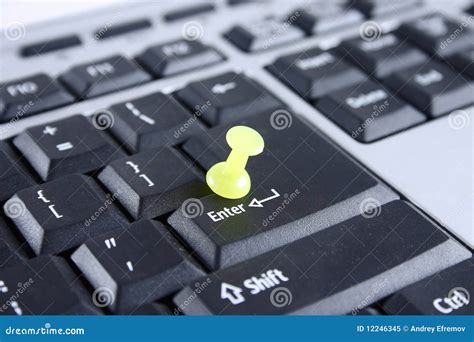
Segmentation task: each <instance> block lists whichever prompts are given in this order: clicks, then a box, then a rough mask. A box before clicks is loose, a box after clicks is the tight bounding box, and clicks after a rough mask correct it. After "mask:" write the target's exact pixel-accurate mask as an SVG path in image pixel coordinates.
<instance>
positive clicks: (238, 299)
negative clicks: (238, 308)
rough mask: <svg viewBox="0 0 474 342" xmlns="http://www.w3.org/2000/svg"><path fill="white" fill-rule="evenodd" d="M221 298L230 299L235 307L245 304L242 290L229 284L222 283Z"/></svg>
mask: <svg viewBox="0 0 474 342" xmlns="http://www.w3.org/2000/svg"><path fill="white" fill-rule="evenodd" d="M221 298H222V299H228V300H229V301H230V302H231V303H232V304H234V305H237V304H240V303H242V302H245V297H244V296H242V289H241V288H240V287H237V286H234V285H231V284H227V283H222V285H221Z"/></svg>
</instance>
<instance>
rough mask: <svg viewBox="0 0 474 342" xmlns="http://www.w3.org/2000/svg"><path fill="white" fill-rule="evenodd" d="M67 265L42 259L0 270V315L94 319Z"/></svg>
mask: <svg viewBox="0 0 474 342" xmlns="http://www.w3.org/2000/svg"><path fill="white" fill-rule="evenodd" d="M68 267H69V266H68V265H67V263H66V261H65V260H64V259H62V258H59V257H54V256H40V257H37V258H34V259H32V260H30V261H28V262H27V263H25V264H18V265H16V266H15V267H11V268H7V269H4V270H0V289H1V290H0V303H2V305H3V306H2V307H0V315H13V316H14V315H17V316H24V315H92V314H97V311H96V309H93V308H92V306H91V305H90V303H89V301H88V300H87V299H85V298H83V297H82V296H81V293H80V292H79V291H78V290H76V289H75V287H74V285H73V283H74V281H75V279H74V278H72V279H71V277H70V276H65V274H66V275H68V274H70V272H71V271H70V270H69V269H68Z"/></svg>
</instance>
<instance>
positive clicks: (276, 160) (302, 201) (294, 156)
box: [168, 112, 397, 269]
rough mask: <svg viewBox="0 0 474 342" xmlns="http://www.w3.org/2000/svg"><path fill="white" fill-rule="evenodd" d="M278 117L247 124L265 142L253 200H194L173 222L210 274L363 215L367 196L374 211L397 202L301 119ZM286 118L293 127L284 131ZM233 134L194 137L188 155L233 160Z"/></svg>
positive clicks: (255, 168) (252, 163) (251, 166)
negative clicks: (229, 137)
mask: <svg viewBox="0 0 474 342" xmlns="http://www.w3.org/2000/svg"><path fill="white" fill-rule="evenodd" d="M279 115H280V117H276V118H275V116H274V115H260V116H255V117H252V118H249V119H248V120H246V121H243V124H244V125H247V126H249V127H252V128H254V129H256V130H257V131H258V132H259V133H260V134H261V135H262V136H263V138H264V140H265V149H264V151H263V153H262V154H260V155H258V156H257V157H253V158H251V159H250V160H249V163H248V165H247V171H248V172H249V174H250V175H251V177H252V191H251V193H250V194H249V195H247V196H246V197H244V198H242V199H238V200H228V199H224V198H222V197H219V196H217V195H215V194H212V195H209V196H207V197H203V198H200V199H199V200H198V199H189V200H187V201H185V202H184V203H183V205H182V207H181V208H180V209H179V210H177V211H176V212H175V213H174V214H173V215H172V216H171V217H170V218H169V220H168V222H169V223H170V224H171V226H172V227H173V228H174V229H175V230H176V231H177V232H178V233H179V234H180V235H181V236H182V238H183V239H184V240H186V241H187V243H188V244H189V245H190V246H191V248H193V249H194V250H195V251H196V252H197V254H198V255H199V256H200V257H201V259H202V260H204V261H205V262H206V264H207V265H208V267H209V268H211V269H217V268H222V267H226V266H229V265H232V264H235V263H237V262H240V261H243V260H246V259H249V258H252V257H254V256H256V255H259V254H262V253H264V252H267V251H268V250H271V249H273V248H276V247H279V246H282V245H285V244H287V243H289V242H292V241H294V240H297V239H300V238H302V237H304V236H307V235H310V234H312V233H314V232H316V231H319V230H321V229H324V228H326V227H328V226H330V225H333V224H336V223H338V222H341V221H343V220H346V219H347V218H350V217H353V216H357V215H359V213H360V209H359V208H360V206H361V205H364V203H365V202H367V201H368V200H367V199H368V198H370V201H371V203H374V205H375V206H376V205H378V204H380V203H382V204H383V203H386V202H387V201H390V200H393V199H395V198H397V196H396V195H395V194H394V193H393V192H391V191H390V190H388V189H387V188H386V187H385V186H383V185H382V184H380V183H378V182H377V181H376V180H375V179H374V178H373V177H372V176H370V175H369V174H367V173H365V172H364V171H363V170H362V169H361V168H359V167H358V166H357V165H356V164H354V163H353V162H352V161H351V160H349V159H348V158H347V157H346V156H345V155H344V154H343V153H342V152H341V151H340V150H338V149H337V148H336V147H334V146H333V145H332V144H331V143H329V142H328V141H326V140H325V139H324V138H323V137H321V136H320V135H319V134H318V133H317V132H315V131H314V130H312V129H311V128H310V127H308V126H306V125H305V124H304V123H302V122H301V121H300V120H299V119H298V118H297V117H296V116H294V115H293V116H291V114H290V113H288V112H280V113H279ZM284 116H286V119H287V121H286V122H287V123H288V122H290V120H291V125H286V126H282V125H279V123H280V124H281V123H283V122H284V121H283V120H285V117H284ZM239 123H240V122H239ZM275 127H276V128H275ZM282 128H285V129H282ZM226 131H227V128H226V127H219V128H215V129H214V130H211V131H210V134H209V135H208V134H206V135H202V136H198V137H196V138H192V139H190V140H189V141H188V142H186V143H185V144H184V145H183V149H184V150H185V151H186V152H187V153H188V155H190V156H191V157H192V158H193V159H195V160H197V162H198V163H199V164H200V165H201V166H202V167H203V168H204V169H206V170H207V169H208V168H209V167H210V166H211V165H213V164H214V163H216V162H218V161H222V160H225V159H226V158H227V156H228V153H229V147H228V145H227V143H226V141H225V132H226ZM364 200H365V201H364ZM282 208H284V210H282ZM275 213H277V214H275Z"/></svg>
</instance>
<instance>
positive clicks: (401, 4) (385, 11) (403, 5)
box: [350, 0, 420, 17]
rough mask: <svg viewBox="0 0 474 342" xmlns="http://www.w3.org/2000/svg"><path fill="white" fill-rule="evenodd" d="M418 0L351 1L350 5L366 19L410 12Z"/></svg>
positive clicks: (417, 3)
mask: <svg viewBox="0 0 474 342" xmlns="http://www.w3.org/2000/svg"><path fill="white" fill-rule="evenodd" d="M419 3H420V0H397V1H393V0H363V1H358V0H352V1H351V3H350V5H351V6H353V7H355V8H357V9H358V10H359V11H361V12H362V13H364V14H365V15H366V16H367V17H378V16H385V15H400V14H401V12H406V11H412V10H414V9H415V7H416V6H418V5H419Z"/></svg>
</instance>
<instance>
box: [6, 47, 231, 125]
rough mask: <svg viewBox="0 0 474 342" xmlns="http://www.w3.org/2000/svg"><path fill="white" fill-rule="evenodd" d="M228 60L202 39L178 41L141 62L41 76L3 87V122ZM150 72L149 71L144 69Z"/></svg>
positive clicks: (102, 63)
mask: <svg viewBox="0 0 474 342" xmlns="http://www.w3.org/2000/svg"><path fill="white" fill-rule="evenodd" d="M222 60H223V56H222V55H221V54H220V53H219V52H217V51H216V50H215V49H214V48H212V47H209V46H207V45H204V44H202V43H200V42H198V41H187V40H177V41H173V42H169V43H165V44H160V45H156V46H153V47H151V48H149V49H147V50H146V51H144V52H143V53H142V54H141V55H139V56H137V58H136V61H134V60H131V59H128V58H125V57H123V56H121V55H114V56H110V57H108V58H104V59H101V60H98V61H93V62H89V63H84V64H81V65H77V66H75V67H72V68H71V69H70V70H68V71H66V72H65V73H63V74H61V75H60V76H59V77H58V79H56V80H54V79H52V78H51V77H50V76H48V75H46V74H43V73H40V74H36V75H32V76H29V77H25V78H21V79H17V80H12V81H8V82H5V83H1V84H0V122H7V121H9V120H12V119H15V120H17V119H19V118H22V117H25V116H29V115H33V114H37V113H41V112H45V111H48V110H51V109H55V108H57V107H62V106H66V105H69V104H71V103H73V102H74V101H81V100H85V99H89V98H92V97H96V96H100V95H104V94H108V93H113V92H117V91H119V90H122V89H125V88H129V87H132V86H135V85H139V84H142V83H145V82H149V81H151V80H152V79H153V78H163V77H168V76H172V75H176V74H179V73H183V72H187V71H190V70H195V69H198V68H201V67H205V66H209V65H211V64H214V63H218V62H220V61H222ZM145 70H146V71H145Z"/></svg>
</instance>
